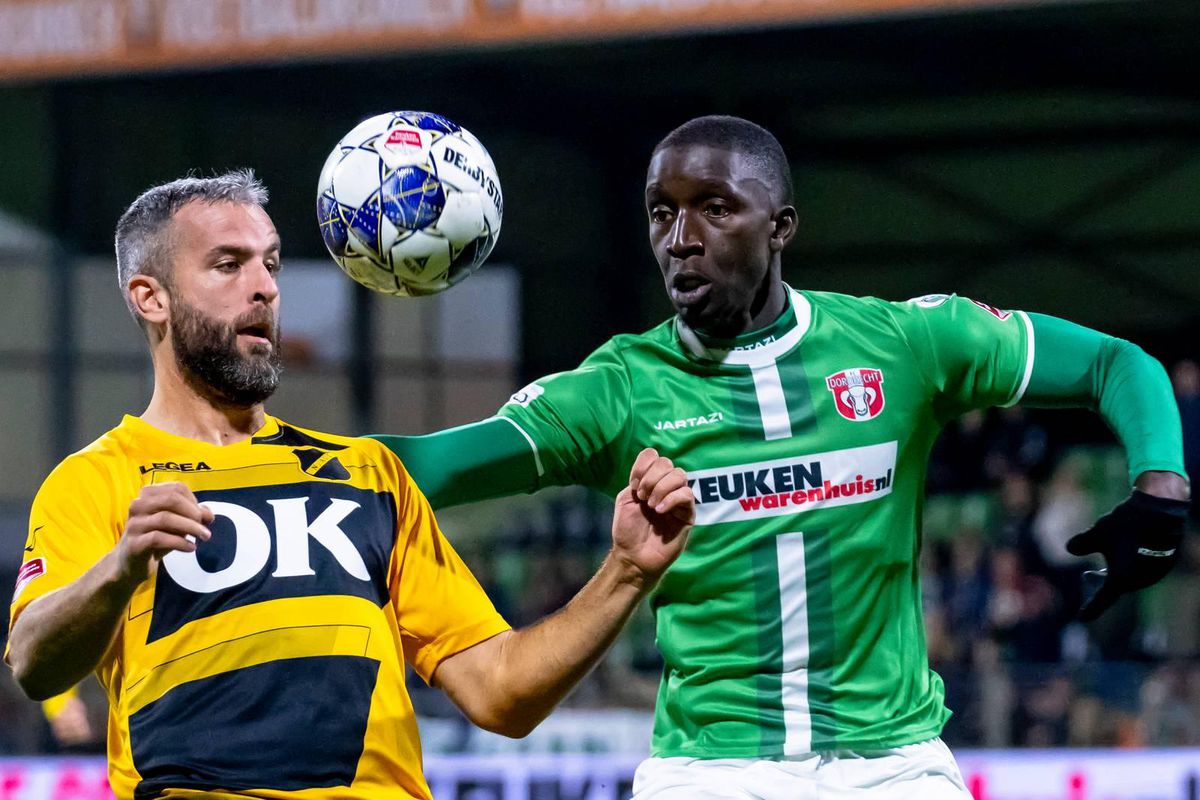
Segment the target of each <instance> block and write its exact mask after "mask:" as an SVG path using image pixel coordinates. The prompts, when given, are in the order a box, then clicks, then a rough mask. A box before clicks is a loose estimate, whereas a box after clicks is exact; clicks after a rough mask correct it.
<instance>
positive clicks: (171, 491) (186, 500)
mask: <svg viewBox="0 0 1200 800" xmlns="http://www.w3.org/2000/svg"><path fill="white" fill-rule="evenodd" d="M150 489H161V491H155V492H151V491H149V490H150ZM158 511H172V512H174V513H176V514H179V515H180V516H184V517H188V518H189V519H194V520H196V521H197V522H205V521H206V520H205V517H206V515H207V517H208V519H207V521H208V522H211V521H212V512H211V511H208V509H206V508H204V506H201V505H200V503H199V502H197V500H196V495H194V494H193V493H192V490H191V489H189V488H187V487H186V486H184V485H183V484H182V483H170V484H161V485H160V486H147V487H146V488H145V489H144V490H143V492H142V494H141V495H140V496H139V497H138V498H137V499H136V500H134V501H133V502H132V503H131V504H130V506H129V513H130V516H133V515H150V514H154V513H156V512H158Z"/></svg>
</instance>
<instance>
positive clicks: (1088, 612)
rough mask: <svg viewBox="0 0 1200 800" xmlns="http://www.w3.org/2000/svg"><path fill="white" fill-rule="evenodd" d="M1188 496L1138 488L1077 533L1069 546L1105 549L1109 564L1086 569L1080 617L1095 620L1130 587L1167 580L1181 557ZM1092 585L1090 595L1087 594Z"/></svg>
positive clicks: (1082, 550) (1079, 550)
mask: <svg viewBox="0 0 1200 800" xmlns="http://www.w3.org/2000/svg"><path fill="white" fill-rule="evenodd" d="M1188 505H1189V503H1188V501H1186V500H1169V499H1167V498H1165V497H1155V496H1154V495H1151V494H1146V493H1145V492H1139V491H1137V490H1136V489H1135V490H1134V491H1133V494H1131V495H1130V496H1129V499H1127V500H1125V501H1124V502H1123V503H1121V504H1120V505H1118V506H1117V507H1116V508H1114V509H1113V510H1112V511H1110V512H1108V513H1107V514H1105V515H1104V516H1103V517H1101V518H1100V519H1098V520H1096V524H1095V525H1093V526H1092V527H1091V529H1090V530H1086V531H1084V532H1083V533H1079V534H1076V535H1075V536H1072V537H1071V539H1070V540H1069V541H1068V542H1067V552H1069V553H1071V554H1072V555H1076V556H1083V555H1087V554H1088V553H1100V554H1102V555H1103V556H1104V562H1105V564H1107V565H1108V566H1107V568H1106V569H1101V570H1092V571H1089V572H1085V573H1084V575H1083V578H1084V591H1085V597H1084V601H1083V607H1082V608H1080V609H1079V618H1080V619H1081V620H1083V621H1084V622H1091V621H1092V620H1094V619H1096V618H1097V617H1099V616H1100V615H1101V614H1103V613H1104V612H1105V611H1107V610H1108V609H1109V607H1110V606H1112V604H1113V603H1115V602H1116V601H1117V598H1119V597H1120V596H1121V595H1123V594H1125V593H1126V592H1136V591H1137V590H1138V589H1145V588H1146V587H1147V586H1149V585H1151V584H1153V583H1157V582H1158V581H1160V580H1162V578H1163V576H1164V575H1166V574H1167V573H1168V572H1170V571H1171V567H1173V566H1175V562H1176V561H1178V560H1179V546H1180V544H1181V543H1182V542H1183V523H1184V520H1185V519H1186V518H1187V511H1188ZM1097 585H1098V587H1099V588H1096V589H1093V590H1092V593H1091V596H1090V597H1088V596H1086V595H1087V593H1088V590H1089V589H1090V588H1092V587H1095V586H1097Z"/></svg>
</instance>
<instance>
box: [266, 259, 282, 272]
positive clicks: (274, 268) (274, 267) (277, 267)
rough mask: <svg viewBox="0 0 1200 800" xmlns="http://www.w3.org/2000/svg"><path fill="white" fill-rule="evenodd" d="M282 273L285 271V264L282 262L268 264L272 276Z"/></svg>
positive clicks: (269, 262) (268, 270)
mask: <svg viewBox="0 0 1200 800" xmlns="http://www.w3.org/2000/svg"><path fill="white" fill-rule="evenodd" d="M282 271H283V264H282V263H281V262H279V261H268V262H267V272H269V273H271V274H272V275H278V274H279V273H280V272H282Z"/></svg>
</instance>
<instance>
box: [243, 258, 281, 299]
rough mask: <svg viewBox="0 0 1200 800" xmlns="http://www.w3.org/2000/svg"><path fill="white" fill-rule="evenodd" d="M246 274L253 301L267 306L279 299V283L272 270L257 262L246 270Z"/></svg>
mask: <svg viewBox="0 0 1200 800" xmlns="http://www.w3.org/2000/svg"><path fill="white" fill-rule="evenodd" d="M246 274H248V275H249V279H250V285H249V287H248V288H249V289H250V292H251V296H252V299H253V300H255V301H257V302H265V303H267V304H270V303H273V302H275V299H276V298H277V297H279V282H278V281H277V280H276V276H275V272H274V271H273V270H272V269H270V268H269V267H268V266H267V265H266V264H265V263H264V262H262V261H259V262H256V263H255V264H254V265H253V266H252V267H251V268H250V269H248V270H246Z"/></svg>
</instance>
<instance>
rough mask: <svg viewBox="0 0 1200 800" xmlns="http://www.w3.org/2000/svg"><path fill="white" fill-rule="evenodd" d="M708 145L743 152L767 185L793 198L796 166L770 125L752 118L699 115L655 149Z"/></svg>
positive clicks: (789, 199) (783, 197)
mask: <svg viewBox="0 0 1200 800" xmlns="http://www.w3.org/2000/svg"><path fill="white" fill-rule="evenodd" d="M690 145H707V146H709V147H716V148H719V149H721V150H729V151H730V152H734V153H741V154H742V155H744V156H746V157H748V158H749V160H750V162H751V163H752V164H753V165H754V167H755V169H757V170H759V171H760V172H761V173H762V177H763V178H764V179H765V180H766V182H767V185H768V186H771V187H772V188H774V189H776V190H778V192H779V195H780V199H781V200H782V201H783V202H785V203H789V204H790V203H791V202H792V168H791V167H790V166H789V165H788V159H787V155H786V154H785V153H784V152H783V146H782V145H781V144H779V140H778V139H776V138H775V136H774V135H773V134H772V133H771V132H770V131H769V130H767V129H766V128H764V127H762V126H761V125H755V124H754V123H753V122H751V121H750V120H748V119H742V118H741V117H730V116H724V115H719V114H713V115H710V116H707V117H696V118H695V119H690V120H688V121H687V122H685V123H683V124H682V125H680V126H679V127H678V128H676V129H675V130H673V131H671V132H670V133H668V134H667V135H666V136H665V137H663V140H662V141H661V142H659V143H658V145H657V146H656V147H655V148H654V152H655V153H658V152H659V151H660V150H665V149H666V148H668V147H686V146H690Z"/></svg>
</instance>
